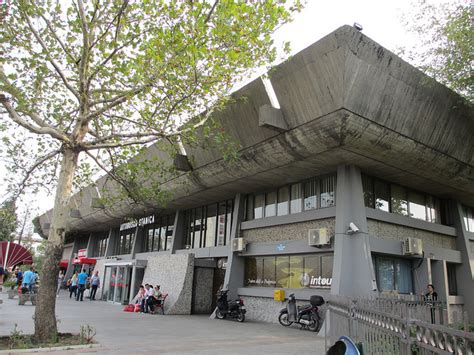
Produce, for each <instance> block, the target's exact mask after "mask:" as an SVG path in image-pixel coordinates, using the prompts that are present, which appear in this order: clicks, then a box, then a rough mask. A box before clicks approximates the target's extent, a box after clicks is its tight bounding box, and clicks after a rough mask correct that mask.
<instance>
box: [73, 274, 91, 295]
mask: <svg viewBox="0 0 474 355" xmlns="http://www.w3.org/2000/svg"><path fill="white" fill-rule="evenodd" d="M88 277H89V276H88V275H87V274H86V270H85V269H83V270H82V272H81V273H80V274H79V275H78V276H77V296H76V301H79V300H81V301H83V300H84V290H85V289H86V282H87V278H88Z"/></svg>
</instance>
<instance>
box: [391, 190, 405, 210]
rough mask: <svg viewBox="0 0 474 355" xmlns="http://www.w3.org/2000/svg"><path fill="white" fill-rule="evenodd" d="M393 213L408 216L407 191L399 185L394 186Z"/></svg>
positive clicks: (392, 197)
mask: <svg viewBox="0 0 474 355" xmlns="http://www.w3.org/2000/svg"><path fill="white" fill-rule="evenodd" d="M391 187H392V196H391V212H392V213H396V214H401V215H402V216H408V202H407V192H406V190H405V189H404V188H403V187H401V186H398V185H392V186H391Z"/></svg>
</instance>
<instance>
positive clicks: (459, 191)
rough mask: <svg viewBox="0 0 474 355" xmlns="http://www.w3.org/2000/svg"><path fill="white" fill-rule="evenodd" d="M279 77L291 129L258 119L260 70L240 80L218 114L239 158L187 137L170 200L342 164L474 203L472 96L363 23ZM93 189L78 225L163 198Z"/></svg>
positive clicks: (209, 197) (192, 202) (135, 211)
mask: <svg viewBox="0 0 474 355" xmlns="http://www.w3.org/2000/svg"><path fill="white" fill-rule="evenodd" d="M270 80H271V83H272V86H273V88H274V90H275V93H276V96H277V98H278V100H279V103H280V106H281V114H282V116H283V119H284V121H285V123H286V125H287V127H288V129H287V130H285V129H272V128H271V127H268V126H260V125H259V110H260V108H261V107H262V106H264V105H267V106H268V105H270V100H269V98H268V94H267V93H266V91H265V88H264V86H263V83H262V81H261V80H260V79H257V80H255V81H253V82H251V83H250V84H248V85H247V86H245V87H244V88H242V89H240V90H239V91H237V92H236V93H234V94H233V97H234V99H235V100H234V101H233V103H232V104H230V105H228V107H227V108H226V109H225V110H223V111H221V112H219V113H217V115H216V119H218V120H219V121H220V123H221V125H222V127H223V128H224V129H225V131H226V132H227V133H228V134H229V135H230V136H231V137H232V138H233V139H235V140H237V141H238V142H239V143H240V144H241V146H242V149H241V150H240V156H239V159H238V161H237V162H235V163H228V162H226V161H225V160H224V159H223V158H222V150H221V149H220V148H219V147H216V148H209V147H186V151H187V153H188V155H189V157H190V159H189V161H190V162H192V167H191V168H192V170H191V171H188V172H183V173H181V174H180V175H178V176H173V177H169V178H164V179H163V180H162V181H163V185H162V186H163V188H164V189H167V190H169V191H170V192H171V193H172V196H173V198H172V200H171V201H170V203H169V204H168V205H167V206H166V209H170V210H172V209H177V208H189V207H193V206H197V205H202V204H205V203H207V202H213V201H217V200H223V199H225V198H230V197H232V196H233V195H235V193H236V192H247V191H248V192H252V191H257V190H259V189H264V188H265V189H267V188H269V187H272V186H279V185H282V184H285V183H290V182H294V181H298V180H301V179H304V178H307V177H311V176H315V175H319V174H322V173H326V172H331V171H335V169H336V166H337V165H340V164H353V165H357V166H359V167H360V168H361V169H362V170H363V171H365V172H367V173H370V174H373V175H376V176H379V177H381V178H386V179H387V180H390V181H393V182H397V183H400V184H404V185H408V186H410V187H412V188H417V189H420V190H422V191H426V192H429V193H432V194H435V195H437V196H441V197H451V198H456V199H458V200H460V201H461V202H463V203H466V204H469V205H474V168H473V165H474V134H473V132H474V115H473V109H472V106H470V105H468V104H467V103H466V102H465V101H464V100H463V99H462V98H461V97H460V96H459V95H457V94H455V93H454V92H452V91H451V90H449V89H447V88H446V87H444V86H443V85H441V84H439V83H436V82H435V81H433V80H432V79H430V78H428V77H427V76H425V75H424V74H423V73H421V72H420V71H419V70H417V69H415V68H414V67H412V66H411V65H409V64H408V63H406V62H404V61H403V60H401V59H400V58H399V57H397V56H396V55H395V54H393V53H391V52H390V51H388V50H386V49H385V48H383V47H382V46H380V45H379V44H377V43H375V42H374V41H372V40H371V39H370V38H368V37H366V36H365V35H364V34H362V33H361V32H359V31H357V30H355V29H354V28H352V27H350V26H343V27H340V28H339V29H337V30H336V31H334V32H333V33H331V34H329V35H328V36H326V37H324V38H323V39H321V40H320V41H318V42H316V43H314V44H313V45H311V46H310V47H308V48H306V49H305V50H303V51H302V52H300V53H298V54H297V55H295V56H294V57H292V58H291V60H289V61H287V62H285V63H283V64H281V65H279V66H278V67H277V68H276V69H275V70H274V71H273V72H272V74H271V78H270ZM244 98H245V99H244ZM151 149H155V150H156V147H155V148H151ZM149 154H150V153H149V152H148V155H149ZM163 157H164V159H167V161H169V162H172V158H170V157H165V156H164V155H163ZM103 181H104V180H103ZM89 190H90V191H89ZM94 193H95V192H94V191H93V189H92V188H90V189H86V190H85V191H82V192H81V193H80V194H78V195H76V196H75V198H74V200H75V201H76V202H75V203H76V205H77V206H79V207H78V208H79V210H80V213H81V218H79V219H78V218H76V219H71V224H70V227H71V230H85V231H91V230H99V229H104V228H106V227H107V226H111V225H114V224H115V225H116V224H117V223H118V222H117V221H118V220H120V219H121V218H123V217H125V216H130V215H139V214H146V213H149V212H151V211H152V210H153V209H154V208H162V207H159V206H158V205H155V206H154V205H153V203H150V204H149V205H148V207H147V208H143V207H134V206H133V205H130V204H128V203H122V204H121V205H120V206H116V208H114V209H113V210H92V209H91V208H90V203H87V201H86V200H87V198H84V196H94ZM89 198H90V197H89ZM47 222H48V220H47V215H43V216H42V217H41V223H42V224H43V223H47Z"/></svg>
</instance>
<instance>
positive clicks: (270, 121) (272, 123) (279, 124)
mask: <svg viewBox="0 0 474 355" xmlns="http://www.w3.org/2000/svg"><path fill="white" fill-rule="evenodd" d="M258 125H259V126H260V127H265V128H270V129H274V130H276V131H278V132H285V131H287V130H288V129H289V126H288V123H286V121H285V117H284V116H283V112H282V111H281V110H280V109H279V108H275V107H271V106H270V105H263V106H260V108H259V109H258Z"/></svg>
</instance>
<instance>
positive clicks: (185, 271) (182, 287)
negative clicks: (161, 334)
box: [143, 254, 194, 314]
mask: <svg viewBox="0 0 474 355" xmlns="http://www.w3.org/2000/svg"><path fill="white" fill-rule="evenodd" d="M193 277H194V254H173V255H159V256H153V257H150V258H148V263H147V267H146V269H145V275H144V276H143V284H146V283H148V284H151V285H153V286H156V285H160V286H161V292H163V293H167V294H168V298H167V299H166V302H165V313H166V314H191V300H192V289H193Z"/></svg>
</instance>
